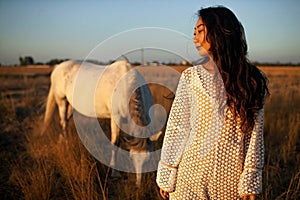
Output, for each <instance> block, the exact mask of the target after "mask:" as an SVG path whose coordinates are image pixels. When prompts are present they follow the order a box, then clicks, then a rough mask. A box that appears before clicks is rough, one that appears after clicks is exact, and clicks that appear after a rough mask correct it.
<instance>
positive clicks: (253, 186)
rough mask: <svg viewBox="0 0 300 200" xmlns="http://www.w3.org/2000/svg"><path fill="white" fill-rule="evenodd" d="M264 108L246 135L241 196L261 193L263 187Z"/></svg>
mask: <svg viewBox="0 0 300 200" xmlns="http://www.w3.org/2000/svg"><path fill="white" fill-rule="evenodd" d="M263 126H264V109H261V110H260V111H259V113H258V116H257V119H256V121H255V125H254V128H253V131H252V133H251V134H248V135H246V136H245V141H244V143H245V144H244V146H245V153H246V157H245V162H244V169H243V172H242V175H241V178H240V182H239V194H240V196H245V195H247V196H249V195H250V194H252V195H254V194H259V193H260V192H261V189H262V169H263V165H264V138H263Z"/></svg>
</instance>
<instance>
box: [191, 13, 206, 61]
mask: <svg viewBox="0 0 300 200" xmlns="http://www.w3.org/2000/svg"><path fill="white" fill-rule="evenodd" d="M206 34H207V29H206V26H205V25H204V23H203V21H202V19H201V18H199V20H198V21H197V23H196V25H195V31H194V43H195V46H196V48H197V50H198V52H199V54H200V55H201V56H207V55H208V54H209V49H210V43H209V42H208V41H207V40H206Z"/></svg>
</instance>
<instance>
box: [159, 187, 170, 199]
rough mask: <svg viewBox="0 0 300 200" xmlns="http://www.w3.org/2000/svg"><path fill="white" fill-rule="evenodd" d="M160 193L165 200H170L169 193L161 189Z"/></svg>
mask: <svg viewBox="0 0 300 200" xmlns="http://www.w3.org/2000/svg"><path fill="white" fill-rule="evenodd" d="M159 193H160V196H161V197H162V198H163V199H169V192H166V191H164V190H163V189H161V188H159Z"/></svg>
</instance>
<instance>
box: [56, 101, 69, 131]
mask: <svg viewBox="0 0 300 200" xmlns="http://www.w3.org/2000/svg"><path fill="white" fill-rule="evenodd" d="M56 102H57V105H58V112H59V117H60V125H61V127H62V131H63V136H66V134H67V124H68V120H67V112H68V109H67V108H68V101H67V99H66V98H60V99H57V100H56Z"/></svg>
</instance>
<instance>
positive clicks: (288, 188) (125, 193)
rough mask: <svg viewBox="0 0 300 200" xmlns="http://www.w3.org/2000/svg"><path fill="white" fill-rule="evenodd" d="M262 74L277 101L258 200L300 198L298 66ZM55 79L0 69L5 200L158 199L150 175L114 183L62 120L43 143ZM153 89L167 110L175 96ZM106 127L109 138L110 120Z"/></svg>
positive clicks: (268, 121) (268, 112)
mask: <svg viewBox="0 0 300 200" xmlns="http://www.w3.org/2000/svg"><path fill="white" fill-rule="evenodd" d="M173 68H174V69H177V70H178V71H179V72H181V71H182V70H183V69H184V67H181V68H176V67H173ZM261 69H262V70H263V71H264V72H265V73H266V74H267V76H268V78H269V80H270V83H269V87H270V92H271V96H270V97H269V99H268V100H267V103H266V107H265V129H264V135H265V149H266V152H265V167H264V175H263V176H264V177H263V192H262V194H261V195H260V196H259V199H299V198H300V194H299V190H300V143H299V142H300V133H299V130H300V127H299V126H300V103H299V102H300V89H299V88H300V87H299V86H300V67H261ZM143 70H144V71H142V73H143V74H147V73H148V74H149V72H150V71H151V73H152V76H160V77H162V78H163V79H164V80H165V81H168V80H169V81H170V80H172V81H175V82H176V81H178V77H177V76H176V75H174V76H173V77H170V74H168V73H164V70H163V69H159V68H157V67H154V68H151V70H149V71H148V72H147V70H146V69H143ZM155 70H156V71H155ZM50 72H51V69H49V68H47V67H43V66H40V67H39V68H37V69H36V71H35V70H34V68H33V69H32V68H30V69H29V70H26V69H25V68H10V69H7V68H3V67H1V68H0V81H1V85H0V91H1V93H0V97H1V98H0V138H1V140H0V144H1V146H0V148H1V149H0V155H1V157H0V159H1V169H0V170H1V175H0V184H1V185H0V197H1V199H160V197H159V191H158V188H157V186H156V183H155V172H151V173H146V174H144V177H143V184H142V187H141V188H140V189H138V188H136V187H135V186H134V182H135V176H134V174H128V173H121V175H122V176H121V178H120V179H117V180H115V179H110V178H108V173H109V168H108V167H106V166H104V165H103V164H101V163H99V162H98V161H97V160H96V159H94V158H93V157H92V156H91V155H90V154H89V152H88V151H87V150H86V149H85V147H84V146H83V145H82V144H81V141H80V139H79V137H78V135H77V133H76V130H75V127H74V124H72V121H71V124H70V125H71V126H70V127H71V128H70V130H69V134H68V136H67V138H65V139H60V138H59V133H60V132H61V129H60V127H59V125H58V124H59V123H58V117H55V119H54V121H53V123H52V126H51V128H50V129H49V130H48V132H47V133H46V135H44V136H43V137H39V130H40V128H41V122H42V116H43V112H44V109H45V100H46V96H47V92H48V88H49V73H50ZM150 88H151V91H152V92H153V94H155V95H154V101H155V102H157V103H160V104H162V105H163V106H165V107H166V108H169V107H170V105H171V103H170V101H169V100H168V99H166V98H163V97H166V96H168V95H170V94H171V95H172V93H171V90H170V89H168V88H165V87H157V85H155V84H152V85H150ZM158 95H161V96H158ZM168 111H169V109H167V112H168ZM56 114H57V113H56ZM56 116H57V115H56ZM100 123H101V127H104V129H105V132H106V133H109V131H110V129H109V123H108V121H105V120H102V121H100ZM108 137H109V136H108ZM161 143H162V140H160V141H159V144H158V146H160V145H161Z"/></svg>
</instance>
